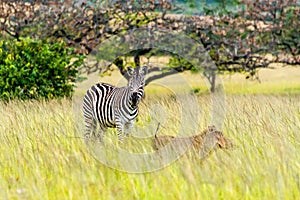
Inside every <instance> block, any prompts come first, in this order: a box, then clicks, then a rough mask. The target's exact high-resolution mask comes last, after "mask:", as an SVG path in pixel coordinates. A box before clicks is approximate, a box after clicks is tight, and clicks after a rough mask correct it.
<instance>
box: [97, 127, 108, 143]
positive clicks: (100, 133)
mask: <svg viewBox="0 0 300 200" xmlns="http://www.w3.org/2000/svg"><path fill="white" fill-rule="evenodd" d="M106 131H107V128H105V127H102V126H100V130H99V131H98V133H97V135H96V139H97V140H98V142H99V143H103V140H104V134H105V133H106Z"/></svg>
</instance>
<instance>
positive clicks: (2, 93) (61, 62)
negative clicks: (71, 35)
mask: <svg viewBox="0 0 300 200" xmlns="http://www.w3.org/2000/svg"><path fill="white" fill-rule="evenodd" d="M82 62H83V57H82V56H76V55H75V54H73V50H72V49H71V48H67V47H66V44H65V43H64V42H59V43H54V44H50V43H48V42H47V41H46V40H44V41H42V40H32V39H29V38H22V39H20V40H8V41H4V40H2V41H0V99H4V100H8V99H14V98H18V99H31V98H38V99H39V98H45V99H48V98H55V97H63V96H66V97H70V96H71V95H72V92H73V87H74V81H75V79H76V77H77V72H78V69H77V68H78V66H80V65H81V64H82Z"/></svg>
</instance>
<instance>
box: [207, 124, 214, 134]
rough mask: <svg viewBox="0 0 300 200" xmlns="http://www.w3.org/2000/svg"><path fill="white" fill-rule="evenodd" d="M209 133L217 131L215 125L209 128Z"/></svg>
mask: <svg viewBox="0 0 300 200" xmlns="http://www.w3.org/2000/svg"><path fill="white" fill-rule="evenodd" d="M208 131H209V132H213V131H216V127H215V125H211V126H208Z"/></svg>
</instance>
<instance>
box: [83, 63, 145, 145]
mask: <svg viewBox="0 0 300 200" xmlns="http://www.w3.org/2000/svg"><path fill="white" fill-rule="evenodd" d="M127 70H128V74H129V76H130V79H129V81H128V85H127V86H125V87H121V88H119V87H115V86H113V85H110V84H106V83H98V84H96V85H93V86H92V87H91V88H90V89H89V90H88V91H87V93H86V95H85V97H84V99H83V114H84V120H85V127H86V133H85V139H86V141H88V140H89V138H90V136H91V135H94V136H96V137H98V138H99V140H100V141H101V140H102V137H103V133H104V132H105V131H106V129H107V128H109V127H112V128H117V132H118V137H119V139H120V140H123V137H124V136H126V135H128V134H129V131H130V128H131V127H132V125H133V123H134V120H135V118H136V117H137V115H138V104H139V102H140V100H141V98H142V97H143V95H144V87H145V75H146V73H147V67H146V66H145V67H142V68H141V69H140V68H139V67H137V68H136V69H133V68H131V67H128V69H127ZM97 124H98V125H99V127H100V132H101V133H98V134H96V127H97Z"/></svg>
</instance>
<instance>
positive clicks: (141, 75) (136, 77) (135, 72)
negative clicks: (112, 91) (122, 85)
mask: <svg viewBox="0 0 300 200" xmlns="http://www.w3.org/2000/svg"><path fill="white" fill-rule="evenodd" d="M127 71H128V74H129V77H130V78H129V81H128V87H129V89H130V104H131V106H133V107H135V106H137V105H138V103H139V102H140V100H141V99H142V97H143V96H144V87H145V76H146V74H147V66H144V67H142V68H140V67H137V68H135V69H134V68H131V67H128V68H127Z"/></svg>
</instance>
